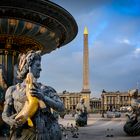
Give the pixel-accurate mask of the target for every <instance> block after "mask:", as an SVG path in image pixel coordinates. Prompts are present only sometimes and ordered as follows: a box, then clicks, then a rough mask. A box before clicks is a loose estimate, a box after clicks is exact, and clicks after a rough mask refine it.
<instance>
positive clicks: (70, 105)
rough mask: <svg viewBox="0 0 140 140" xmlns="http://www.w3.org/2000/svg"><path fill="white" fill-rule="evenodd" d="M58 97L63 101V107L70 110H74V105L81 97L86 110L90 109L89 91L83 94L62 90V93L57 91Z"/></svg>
mask: <svg viewBox="0 0 140 140" xmlns="http://www.w3.org/2000/svg"><path fill="white" fill-rule="evenodd" d="M59 97H60V98H61V100H62V101H63V103H64V106H65V108H66V109H67V110H68V111H70V112H73V111H75V109H76V105H77V104H78V103H79V102H80V99H81V98H83V99H84V101H85V106H86V107H87V110H90V108H89V102H90V93H89V94H87V93H86V94H84V93H82V92H67V91H63V92H62V93H59Z"/></svg>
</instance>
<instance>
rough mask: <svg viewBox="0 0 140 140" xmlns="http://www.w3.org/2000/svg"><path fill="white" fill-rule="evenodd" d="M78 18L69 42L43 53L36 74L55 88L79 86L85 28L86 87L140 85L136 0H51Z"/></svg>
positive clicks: (78, 88)
mask: <svg viewBox="0 0 140 140" xmlns="http://www.w3.org/2000/svg"><path fill="white" fill-rule="evenodd" d="M52 1H53V2H55V3H57V4H58V5H60V6H62V7H63V8H65V9H66V10H67V11H68V12H70V13H71V14H72V15H73V17H74V18H75V20H76V22H77V24H78V34H77V36H76V38H75V39H74V40H73V41H72V42H70V43H69V44H68V45H65V46H64V47H62V48H60V49H57V50H55V51H53V52H52V53H50V54H47V55H45V56H43V58H42V74H41V78H40V80H41V81H42V82H43V83H45V84H47V85H50V86H52V87H54V88H55V89H56V90H57V91H58V92H62V91H64V90H67V91H69V92H74V91H76V92H80V91H81V90H82V63H83V31H84V27H85V26H87V28H88V32H89V63H90V89H91V92H92V96H96V97H100V94H101V91H102V90H103V89H105V90H107V91H118V90H119V91H128V90H129V89H132V88H136V86H137V85H138V86H140V74H139V73H140V1H139V0H69V1H68V0H52Z"/></svg>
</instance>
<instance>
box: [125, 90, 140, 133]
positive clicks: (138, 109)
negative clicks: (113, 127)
mask: <svg viewBox="0 0 140 140" xmlns="http://www.w3.org/2000/svg"><path fill="white" fill-rule="evenodd" d="M130 96H131V97H132V100H131V107H132V112H131V113H130V114H127V117H128V120H127V122H126V123H125V125H124V131H125V132H126V133H127V134H128V135H130V136H137V135H140V99H139V98H138V89H134V90H131V91H130Z"/></svg>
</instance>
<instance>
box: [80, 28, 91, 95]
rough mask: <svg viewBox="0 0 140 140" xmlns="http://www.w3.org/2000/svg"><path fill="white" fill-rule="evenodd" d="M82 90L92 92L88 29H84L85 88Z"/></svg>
mask: <svg viewBox="0 0 140 140" xmlns="http://www.w3.org/2000/svg"><path fill="white" fill-rule="evenodd" d="M82 92H90V89H89V52H88V29H87V27H85V29H84V49H83V89H82Z"/></svg>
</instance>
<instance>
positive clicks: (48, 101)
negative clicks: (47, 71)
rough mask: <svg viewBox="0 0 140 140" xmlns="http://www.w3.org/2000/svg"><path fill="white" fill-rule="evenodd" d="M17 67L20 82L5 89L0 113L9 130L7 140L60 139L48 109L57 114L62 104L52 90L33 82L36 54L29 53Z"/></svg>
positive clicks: (38, 63)
mask: <svg viewBox="0 0 140 140" xmlns="http://www.w3.org/2000/svg"><path fill="white" fill-rule="evenodd" d="M19 64H20V65H19V67H18V71H17V75H18V78H19V79H20V80H21V81H22V82H21V83H18V84H16V85H14V86H11V87H9V88H8V89H7V91H6V95H5V105H4V110H3V113H2V118H3V120H4V121H5V122H6V123H7V124H8V125H10V127H11V133H10V140H29V139H30V140H61V139H62V138H61V129H60V126H59V124H58V121H57V119H56V118H55V117H54V115H53V114H52V112H51V108H52V109H53V110H56V111H58V112H61V111H64V105H63V103H62V101H61V100H60V98H59V96H58V95H57V93H56V91H55V90H54V89H53V88H52V87H50V86H46V85H43V84H42V83H39V82H37V79H38V78H39V77H40V71H41V54H40V52H39V51H37V52H35V51H29V52H28V53H27V54H26V55H25V54H24V55H22V57H21V59H20V61H19ZM40 102H42V103H40ZM29 106H30V107H31V106H32V108H30V107H29Z"/></svg>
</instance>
